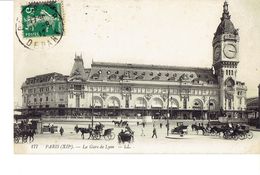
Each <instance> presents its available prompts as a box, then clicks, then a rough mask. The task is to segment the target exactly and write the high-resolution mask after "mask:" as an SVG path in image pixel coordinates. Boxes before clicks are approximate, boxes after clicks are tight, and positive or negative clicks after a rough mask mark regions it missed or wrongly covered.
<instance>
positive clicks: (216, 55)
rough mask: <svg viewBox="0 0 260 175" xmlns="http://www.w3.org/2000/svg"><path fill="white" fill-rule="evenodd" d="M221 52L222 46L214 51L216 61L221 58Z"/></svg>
mask: <svg viewBox="0 0 260 175" xmlns="http://www.w3.org/2000/svg"><path fill="white" fill-rule="evenodd" d="M220 52H221V49H220V46H217V47H215V50H214V59H215V60H216V61H217V60H218V59H219V57H220Z"/></svg>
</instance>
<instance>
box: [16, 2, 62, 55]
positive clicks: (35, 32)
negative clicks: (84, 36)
mask: <svg viewBox="0 0 260 175" xmlns="http://www.w3.org/2000/svg"><path fill="white" fill-rule="evenodd" d="M20 15H21V16H20V17H17V18H16V23H15V34H16V36H17V38H18V40H19V42H20V43H21V44H22V45H23V46H24V47H25V48H27V49H31V50H34V49H46V48H52V47H54V46H56V45H57V44H58V43H59V42H60V40H61V39H62V36H63V32H64V24H63V19H62V14H61V3H60V2H57V1H47V2H33V3H30V4H28V5H23V6H21V14H20Z"/></svg>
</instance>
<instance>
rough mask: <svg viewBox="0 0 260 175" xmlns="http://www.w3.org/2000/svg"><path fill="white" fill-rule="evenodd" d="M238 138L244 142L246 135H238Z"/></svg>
mask: <svg viewBox="0 0 260 175" xmlns="http://www.w3.org/2000/svg"><path fill="white" fill-rule="evenodd" d="M238 138H239V139H240V140H244V139H245V138H246V135H245V134H239V136H238Z"/></svg>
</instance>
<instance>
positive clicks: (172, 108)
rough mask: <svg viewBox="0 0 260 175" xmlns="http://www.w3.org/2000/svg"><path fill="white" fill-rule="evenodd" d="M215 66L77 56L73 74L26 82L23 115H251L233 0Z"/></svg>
mask: <svg viewBox="0 0 260 175" xmlns="http://www.w3.org/2000/svg"><path fill="white" fill-rule="evenodd" d="M212 49H213V55H212V58H209V59H212V68H210V67H208V68H202V67H178V66H174V65H148V64H134V63H133V64H123V63H111V62H95V61H94V62H92V64H91V65H90V66H89V67H88V66H87V67H85V66H86V65H84V59H83V57H82V56H81V55H75V58H74V65H73V66H72V69H71V72H70V73H69V74H68V75H63V74H60V73H56V72H53V73H47V74H43V75H37V76H33V77H29V78H27V79H26V80H25V82H24V83H23V85H22V87H21V90H22V97H23V103H22V112H23V113H28V112H30V111H37V112H39V113H41V114H42V115H43V116H51V117H79V118H88V117H90V116H91V115H94V116H95V117H96V118H99V117H110V118H111V117H117V116H124V117H129V118H131V117H142V116H152V117H154V118H158V117H169V118H170V119H194V118H197V119H216V118H217V117H219V116H222V115H226V116H227V117H230V118H232V117H241V118H243V117H245V115H244V114H245V110H246V101H245V100H246V92H247V87H246V85H245V83H244V82H241V81H239V80H237V72H238V71H239V70H238V65H239V59H240V58H239V33H238V30H237V29H236V28H235V27H234V25H233V23H232V21H231V17H230V14H229V10H228V4H227V2H225V3H224V5H223V13H222V17H221V21H220V24H219V25H218V27H217V30H216V32H215V33H214V36H213V41H212Z"/></svg>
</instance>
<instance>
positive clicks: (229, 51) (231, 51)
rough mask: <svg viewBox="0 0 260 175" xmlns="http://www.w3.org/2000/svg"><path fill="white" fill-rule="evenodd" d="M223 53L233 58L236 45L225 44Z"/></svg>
mask: <svg viewBox="0 0 260 175" xmlns="http://www.w3.org/2000/svg"><path fill="white" fill-rule="evenodd" d="M224 54H225V56H226V57H227V58H230V59H231V58H234V57H235V56H236V54H237V49H236V46H234V45H232V44H227V45H225V47H224Z"/></svg>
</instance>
